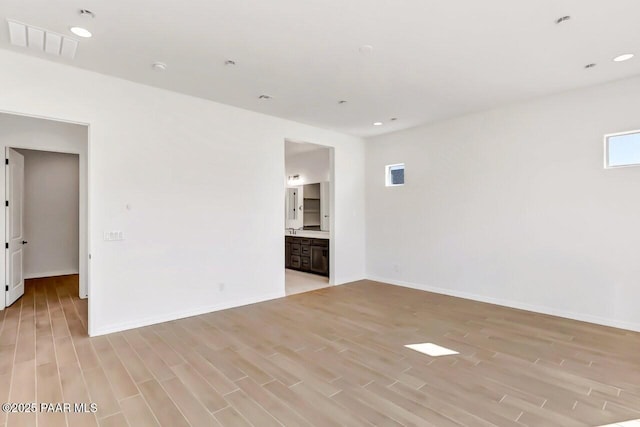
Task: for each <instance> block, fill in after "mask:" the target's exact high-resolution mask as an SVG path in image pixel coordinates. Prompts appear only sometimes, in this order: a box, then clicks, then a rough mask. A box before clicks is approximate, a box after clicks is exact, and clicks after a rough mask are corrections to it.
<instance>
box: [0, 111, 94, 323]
mask: <svg viewBox="0 0 640 427" xmlns="http://www.w3.org/2000/svg"><path fill="white" fill-rule="evenodd" d="M0 145H1V146H2V148H3V150H4V152H5V159H6V160H5V173H4V174H2V176H3V178H4V180H5V183H4V185H2V188H3V189H4V191H5V210H4V215H5V218H4V219H5V228H4V232H5V252H6V253H5V262H4V263H3V264H4V265H3V267H4V276H5V283H6V285H5V293H4V298H2V299H1V301H0V309H2V308H4V307H5V306H6V307H10V308H11V307H13V306H16V305H20V304H21V300H22V299H25V298H26V299H27V300H28V301H31V300H32V299H33V298H34V296H36V295H37V296H38V298H46V299H47V300H48V299H49V298H55V299H56V300H66V299H67V298H69V301H70V302H71V303H72V305H73V306H74V307H75V312H77V313H78V314H79V315H80V316H79V317H80V321H81V323H82V324H83V326H84V329H87V328H88V306H87V301H86V298H88V283H87V276H88V275H87V272H88V253H87V252H88V239H87V220H88V207H87V148H88V147H87V145H88V127H87V126H85V125H79V124H72V123H64V122H58V121H52V120H46V119H39V118H33V117H25V116H20V115H13V114H6V113H0ZM83 299H84V301H83ZM36 301H37V299H36ZM48 302H49V301H48ZM29 304H30V302H29Z"/></svg>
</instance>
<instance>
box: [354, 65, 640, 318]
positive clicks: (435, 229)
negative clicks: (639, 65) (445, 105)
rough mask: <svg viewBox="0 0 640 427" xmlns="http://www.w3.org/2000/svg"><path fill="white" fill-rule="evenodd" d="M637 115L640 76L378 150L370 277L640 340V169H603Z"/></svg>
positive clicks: (458, 122)
mask: <svg viewBox="0 0 640 427" xmlns="http://www.w3.org/2000/svg"><path fill="white" fill-rule="evenodd" d="M639 111H640V78H636V79H631V80H624V81H619V82H615V83H611V84H607V85H603V86H598V87H592V88H589V89H586V90H580V91H573V92H567V93H564V94H560V95H557V96H553V97H547V98H544V99H538V100H535V101H531V102H528V103H524V104H520V105H514V106H510V107H506V108H501V109H496V110H493V111H488V112H483V113H479V114H473V115H469V116H465V117H461V118H458V119H454V120H450V121H446V122H442V123H438V124H434V125H428V126H422V127H419V128H414V129H411V130H407V131H403V132H398V133H393V134H389V135H384V136H380V137H377V138H372V139H370V140H368V141H367V142H366V148H367V156H366V157H367V208H366V212H367V224H366V226H367V274H368V277H370V278H374V279H378V280H384V281H388V282H393V283H396V284H403V285H408V286H412V287H416V288H420V289H427V290H435V291H437V292H443V293H448V294H452V295H458V296H463V297H469V298H473V299H479V300H485V301H490V302H496V303H500V304H504V305H510V306H515V307H522V308H528V309H533V310H535V311H540V312H546V313H555V314H559V315H562V316H566V317H573V318H577V319H583V320H587V321H593V322H596V323H602V324H609V325H614V326H620V327H624V328H629V329H635V330H640V310H639V309H638V301H640V286H638V283H639V280H640V262H638V248H639V247H640V226H639V225H638V224H639V220H640V198H639V197H638V191H639V189H640V167H630V168H620V169H610V170H605V169H604V168H603V135H604V134H607V133H611V132H619V131H625V130H632V129H640V115H639V114H638V112H639ZM398 162H405V163H406V175H405V177H406V185H405V186H404V187H393V188H385V186H384V166H385V164H392V163H398ZM394 266H397V268H394Z"/></svg>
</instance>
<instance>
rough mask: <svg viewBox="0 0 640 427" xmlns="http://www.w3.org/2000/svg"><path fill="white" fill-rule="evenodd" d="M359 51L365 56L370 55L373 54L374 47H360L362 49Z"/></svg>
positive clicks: (366, 45)
mask: <svg viewBox="0 0 640 427" xmlns="http://www.w3.org/2000/svg"><path fill="white" fill-rule="evenodd" d="M358 50H359V51H360V53H362V54H364V55H369V54H370V53H371V52H373V46H371V45H370V44H365V45H363V46H360V49H358Z"/></svg>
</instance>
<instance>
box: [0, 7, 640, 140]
mask: <svg viewBox="0 0 640 427" xmlns="http://www.w3.org/2000/svg"><path fill="white" fill-rule="evenodd" d="M81 8H85V9H90V10H91V11H93V12H94V13H95V14H96V18H95V19H91V18H84V17H81V16H80V15H79V14H78V10H79V9H81ZM564 15H571V17H572V19H571V20H570V21H568V22H566V23H564V24H561V25H556V24H555V20H556V19H557V18H558V17H561V16H564ZM0 16H1V17H3V18H9V19H15V20H18V21H22V22H25V23H27V24H31V25H35V26H38V27H42V28H45V29H48V30H52V31H55V32H59V33H62V34H69V31H68V29H69V27H70V26H72V25H79V26H83V27H86V28H88V29H89V30H91V31H92V32H93V34H94V37H93V38H91V39H83V40H81V43H80V46H79V48H78V53H77V56H76V59H75V60H74V61H72V62H67V61H65V60H64V59H61V58H56V57H52V56H49V55H46V54H44V53H37V52H30V51H28V50H26V49H24V48H17V47H14V46H11V45H10V44H9V42H8V31H7V28H6V22H2V23H0V26H2V27H4V28H3V29H2V30H1V31H0V47H2V48H6V49H11V50H14V51H17V52H24V53H28V54H31V55H38V56H41V57H43V58H46V59H49V60H52V61H56V62H62V63H64V62H67V63H70V64H72V65H74V66H77V67H81V68H86V69H90V70H95V71H98V72H101V73H105V74H110V75H114V76H118V77H122V78H125V79H128V80H132V81H136V82H140V83H144V84H148V85H153V86H158V87H162V88H166V89H170V90H174V91H177V92H183V93H186V94H190V95H194V96H198V97H202V98H208V99H211V100H214V101H218V102H223V103H227V104H231V105H235V106H238V107H242V108H246V109H249V110H254V111H259V112H263V113H266V114H271V115H274V116H279V117H284V118H287V119H291V120H296V121H300V122H304V123H309V124H312V125H316V126H319V127H323V128H329V129H334V130H337V131H342V132H346V133H350V134H353V135H360V136H370V135H376V134H381V133H386V132H390V131H393V130H398V129H404V128H408V127H412V126H415V125H418V124H422V123H426V122H432V121H436V120H441V119H444V118H448V117H453V116H457V115H461V114H464V113H468V112H471V111H476V110H482V109H487V108H492V107H495V106H499V105H502V104H507V103H512V102H515V101H519V100H524V99H528V98H532V97H537V96H541V95H545V94H550V93H554V92H560V91H564V90H568V89H572V88H578V87H583V86H588V85H593V84H598V83H602V82H606V81H611V80H616V79H621V78H625V77H629V76H633V75H637V74H640V25H638V17H640V1H638V0H609V1H605V0H535V1H515V0H483V1H478V0H446V1H444V0H382V1H371V0H304V1H301V0H271V1H259V0H227V1H220V0H180V1H178V0H135V1H124V0H110V1H98V0H85V1H80V0H55V1H52V0H29V1H25V0H2V1H1V2H0ZM362 45H371V46H373V47H374V49H373V52H372V53H371V54H362V53H360V51H359V47H360V46H362ZM626 52H635V53H636V54H637V55H638V56H637V57H636V58H634V59H632V60H630V61H627V62H624V63H613V62H612V61H611V59H612V58H613V57H614V56H616V55H618V54H621V53H626ZM227 59H232V60H234V61H235V62H236V65H235V66H225V65H224V62H225V60H227ZM155 61H162V62H165V63H167V64H168V68H167V70H166V71H165V72H156V71H153V70H152V68H151V63H153V62H155ZM592 62H595V63H597V64H598V66H597V67H595V68H592V69H589V70H585V69H584V65H586V64H588V63H592ZM261 94H269V95H271V96H273V99H271V100H268V101H264V100H259V99H258V96H259V95H261ZM341 99H344V100H347V101H348V102H347V103H346V104H342V105H339V104H338V100H341ZM391 117H397V118H398V120H397V121H395V122H390V121H389V119H390V118H391ZM374 121H382V122H384V125H383V126H372V122H374Z"/></svg>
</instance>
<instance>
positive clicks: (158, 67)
mask: <svg viewBox="0 0 640 427" xmlns="http://www.w3.org/2000/svg"><path fill="white" fill-rule="evenodd" d="M151 66H152V67H153V69H154V70H156V71H164V70H166V69H167V64H165V63H164V62H154V63H153V64H151Z"/></svg>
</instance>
